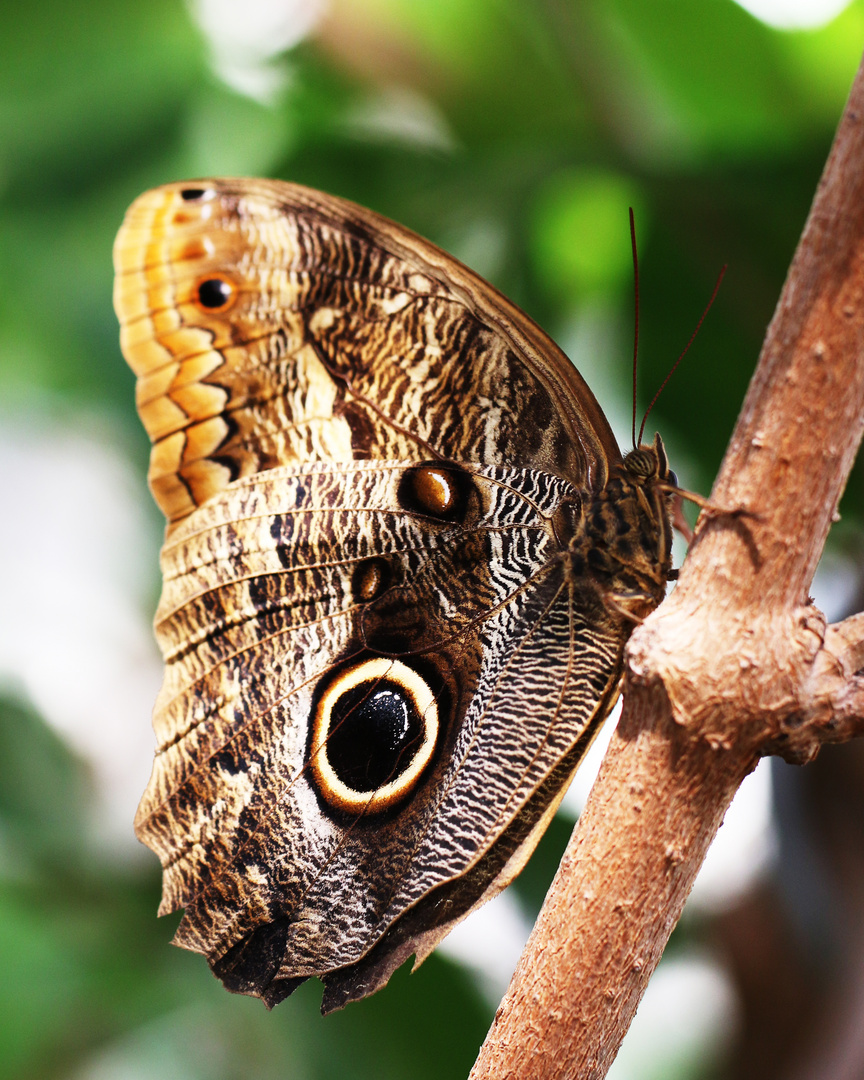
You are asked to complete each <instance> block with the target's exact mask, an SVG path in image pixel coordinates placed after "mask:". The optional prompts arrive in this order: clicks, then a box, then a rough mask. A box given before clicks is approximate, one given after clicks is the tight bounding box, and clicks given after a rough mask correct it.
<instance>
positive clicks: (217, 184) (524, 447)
mask: <svg viewBox="0 0 864 1080" xmlns="http://www.w3.org/2000/svg"><path fill="white" fill-rule="evenodd" d="M115 267H116V271H117V279H116V286H115V306H116V309H117V313H118V316H119V318H120V322H121V343H122V346H123V351H124V353H125V355H126V357H127V359H128V361H129V363H130V365H131V366H132V368H133V369H134V371H135V373H136V374H137V376H138V388H137V400H138V408H139V411H140V413H141V417H142V420H143V421H144V424H145V427H146V428H147V431H148V433H149V434H150V437H151V439H152V440H153V444H154V445H153V451H152V456H151V465H150V484H151V487H152V490H153V492H154V495H155V496H156V499H157V501H158V502H159V504H160V506H161V507H162V509H163V510H164V511H165V514H166V516H167V517H168V519H169V522H176V521H179V520H182V518H183V517H185V516H186V515H188V514H189V513H191V512H192V510H194V509H195V507H196V506H200V505H202V504H203V503H204V502H206V500H207V499H208V498H210V497H211V496H212V495H214V494H215V493H216V492H218V491H219V490H221V489H222V488H223V487H225V486H226V485H227V484H228V483H230V482H231V481H232V480H234V479H236V478H237V477H240V476H248V475H252V474H254V473H257V472H260V471H262V470H265V469H269V468H273V467H275V466H277V465H280V464H292V463H295V462H298V461H322V460H323V461H345V460H351V459H353V458H373V459H389V460H415V461H418V460H424V459H436V458H445V459H449V460H453V461H460V462H471V463H473V464H477V465H487V464H495V465H515V466H517V467H523V466H533V467H537V468H543V469H545V470H546V471H548V472H551V473H553V474H555V475H558V476H563V477H566V478H568V479H569V480H570V481H571V482H572V483H574V484H576V485H577V486H580V487H582V486H586V487H589V486H590V487H598V486H602V484H603V482H604V480H605V476H606V472H607V467H608V463H609V462H610V461H616V460H618V459H619V457H620V455H619V451H618V448H617V446H616V443H615V440H614V437H613V436H612V433H611V431H610V429H609V426H608V424H607V422H606V419H605V417H604V416H603V413H602V411H601V410H600V408H599V406H598V405H597V402H596V401H595V399H594V397H593V395H592V394H591V391H590V390H589V389H588V387H587V386H586V385H585V383H584V382H583V380H582V379H581V378H580V376H579V375H578V373H577V372H576V370H575V368H574V367H573V366H572V364H571V363H570V362H569V360H567V358H566V357H565V356H564V355H563V354H562V353H561V351H560V350H559V349H558V348H557V346H556V345H555V344H554V343H553V342H552V341H551V340H550V339H549V338H548V337H547V336H546V335H545V334H544V333H543V332H542V331H541V330H540V329H539V328H538V327H537V326H536V325H535V324H534V323H532V322H531V320H530V319H528V318H527V317H526V316H525V315H523V314H522V313H521V312H520V311H519V310H518V309H517V308H515V307H514V306H513V305H512V304H510V303H509V301H507V300H506V299H505V298H504V297H503V296H501V294H500V293H498V292H497V291H496V290H495V289H493V288H492V287H491V286H490V285H488V284H487V283H486V282H484V281H483V280H482V279H481V278H479V277H478V276H477V275H476V274H474V273H472V272H471V271H470V270H468V269H467V268H466V267H464V266H462V265H461V264H460V263H459V262H458V261H457V260H455V259H453V258H452V257H451V256H449V255H446V254H445V253H444V252H442V251H440V250H439V249H438V248H436V247H435V246H434V245H433V244H430V243H428V242H427V241H425V240H422V239H421V238H420V237H418V236H416V235H415V234H413V233H411V232H410V231H409V230H407V229H403V228H402V227H400V226H398V225H395V224H394V223H393V222H390V221H387V220H386V219H385V218H382V217H380V216H378V215H377V214H374V213H372V212H371V211H369V210H364V209H363V208H361V207H359V206H355V205H354V204H353V203H349V202H346V201H344V200H341V199H336V198H333V197H330V196H327V195H323V194H321V193H320V192H315V191H311V190H309V189H307V188H303V187H300V186H298V185H294V184H287V183H281V182H277V181H264V180H205V181H198V182H195V183H194V184H171V185H167V186H166V187H162V188H157V189H155V190H154V191H151V192H148V193H147V194H146V195H143V196H142V197H141V198H139V199H138V200H137V201H136V202H135V203H134V204H133V205H132V207H131V208H130V210H129V212H128V213H127V216H126V220H125V222H124V224H123V227H122V229H121V230H120V232H119V234H118V237H117V242H116V245H115ZM214 282H216V283H217V285H218V287H219V288H222V289H223V291H224V295H225V296H226V297H227V299H226V302H225V304H224V305H221V306H220V305H219V304H216V305H214V304H213V301H214V298H215V300H217V301H218V300H219V299H220V294H219V292H218V288H217V289H216V290H215V295H214V287H213V283H214ZM202 285H204V286H205V287H204V289H203V290H202ZM208 286H209V292H208ZM526 420H527V421H528V422H526Z"/></svg>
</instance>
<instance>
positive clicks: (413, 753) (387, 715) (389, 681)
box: [309, 657, 438, 814]
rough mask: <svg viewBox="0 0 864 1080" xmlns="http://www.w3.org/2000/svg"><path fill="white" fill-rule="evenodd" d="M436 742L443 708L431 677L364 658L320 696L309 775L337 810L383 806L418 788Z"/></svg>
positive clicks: (365, 810) (361, 811)
mask: <svg viewBox="0 0 864 1080" xmlns="http://www.w3.org/2000/svg"><path fill="white" fill-rule="evenodd" d="M437 739H438V708H437V705H436V704H435V698H434V695H433V693H432V690H431V688H430V686H429V684H428V683H427V682H426V681H425V679H423V678H422V677H421V676H420V675H418V673H417V672H416V671H414V670H413V668H410V667H408V665H407V664H403V663H401V662H400V661H398V660H388V659H387V658H386V657H376V658H375V659H373V660H366V661H363V662H362V663H359V664H355V665H354V666H353V667H350V668H348V669H347V670H346V671H343V672H341V673H340V674H339V675H338V676H337V677H336V678H335V679H334V680H333V681H332V682H331V683H330V684H329V685H328V686H327V688H326V689H325V691H324V693H323V694H322V695H321V698H320V700H319V702H318V706H317V708H316V710H315V715H314V718H313V727H312V753H311V757H310V762H309V764H310V772H311V778H312V780H313V782H314V783H315V786H316V788H317V790H318V792H319V794H320V795H321V797H322V798H323V799H324V800H325V801H326V802H328V803H329V804H330V805H331V806H333V807H335V808H336V809H338V810H344V811H348V812H351V813H356V814H364V813H365V814H369V813H375V812H377V811H380V810H385V809H387V808H389V807H391V806H393V805H394V804H395V803H397V802H399V801H400V800H401V799H403V798H404V797H405V796H406V795H407V794H408V793H409V792H410V791H411V790H412V789H413V788H414V787H415V785H416V784H417V781H418V780H419V779H420V776H421V774H422V773H423V771H424V769H425V768H426V766H427V765H428V764H429V761H430V760H431V758H432V754H433V753H434V750H435V745H436V742H437Z"/></svg>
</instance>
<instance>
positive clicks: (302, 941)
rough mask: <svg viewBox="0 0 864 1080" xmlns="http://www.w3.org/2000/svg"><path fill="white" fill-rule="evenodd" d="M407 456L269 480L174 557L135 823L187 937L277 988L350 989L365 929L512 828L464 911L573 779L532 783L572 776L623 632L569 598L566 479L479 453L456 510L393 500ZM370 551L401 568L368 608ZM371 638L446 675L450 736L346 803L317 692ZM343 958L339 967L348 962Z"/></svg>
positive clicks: (455, 872) (383, 923)
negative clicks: (319, 784)
mask: <svg viewBox="0 0 864 1080" xmlns="http://www.w3.org/2000/svg"><path fill="white" fill-rule="evenodd" d="M405 468H406V466H405V465H404V464H400V463H379V462H360V463H356V464H353V465H348V466H342V467H337V466H331V465H327V464H319V465H313V466H308V467H307V468H306V469H305V470H304V471H302V472H299V471H296V470H290V469H288V468H284V467H283V468H279V469H275V470H271V471H269V472H265V473H260V474H257V475H256V476H254V477H250V478H249V479H247V480H243V481H238V482H237V483H235V484H233V485H232V486H231V487H230V488H229V489H228V490H227V491H226V492H225V493H224V494H223V495H222V496H221V497H220V498H219V499H215V500H212V501H211V502H210V503H209V504H207V505H206V506H204V507H202V508H201V509H200V510H199V511H198V512H197V513H196V514H195V515H193V516H191V517H190V518H188V519H187V521H186V522H184V523H183V524H182V525H181V526H180V527H179V528H178V529H177V530H175V532H174V534H173V535H172V537H171V539H170V540H169V542H168V543H167V544H166V547H165V551H164V553H163V571H164V574H165V590H164V593H163V598H162V602H161V604H160V608H159V612H158V613H157V633H158V636H159V640H160V644H161V646H162V649H163V652H164V654H165V659H166V677H165V684H164V686H163V690H162V693H161V695H160V698H159V701H158V702H157V706H156V712H155V727H156V731H157V735H158V739H159V748H158V750H157V757H156V765H155V768H154V773H153V779H152V781H151V784H150V787H149V788H148V791H147V793H146V794H145V796H144V799H143V800H142V803H141V807H140V810H139V814H138V819H137V828H138V831H139V835H140V836H141V837H142V838H143V839H144V840H145V841H146V842H147V843H148V845H149V846H151V847H152V848H153V849H154V850H155V851H156V852H157V853H158V854H159V856H160V858H161V859H162V862H163V865H164V867H165V875H164V892H163V903H162V910H163V911H165V912H167V911H170V910H173V909H175V908H177V907H185V908H186V914H185V916H184V919H183V921H182V923H181V925H180V928H179V930H178V934H177V939H176V940H177V942H178V943H179V944H182V945H184V946H186V947H187V948H191V949H195V950H197V951H200V952H203V953H205V954H206V955H208V956H209V957H210V958H211V960H214V961H216V964H217V969H218V970H219V973H220V975H221V976H222V977H223V979H224V980H225V981H226V984H227V985H229V986H231V987H232V988H234V989H242V990H245V991H247V992H255V993H259V994H261V996H264V997H265V999H266V1000H269V1001H271V1002H272V1001H274V1000H278V999H279V997H280V996H281V994H282V993H284V991H285V989H286V988H290V987H291V986H292V985H293V984H292V982H291V980H296V979H297V978H302V977H308V976H310V975H320V976H322V977H325V979H326V981H327V983H328V987H330V993H331V994H333V995H335V997H334V999H333V1000H334V1002H335V1003H337V1004H338V1003H341V1001H342V1000H343V998H344V997H345V996H351V994H352V992H353V988H354V987H355V986H356V985H357V980H358V978H359V979H360V982H361V984H362V985H363V986H366V987H368V980H369V976H368V974H367V973H365V972H364V971H363V968H362V960H363V957H364V956H366V955H367V954H368V953H369V952H370V950H371V949H372V948H373V946H375V945H376V943H377V942H379V941H380V940H381V939H382V937H384V935H385V934H387V932H388V931H389V930H390V929H391V927H393V926H394V925H395V924H397V923H398V920H399V919H400V917H401V916H403V915H404V914H405V913H406V912H408V911H409V910H411V909H412V908H414V907H415V906H416V905H417V904H418V902H420V901H422V900H423V898H424V897H425V896H427V895H428V894H429V893H430V892H432V891H433V890H434V889H436V888H437V887H440V886H442V885H447V884H448V883H451V882H453V881H455V880H457V879H460V878H463V877H464V876H465V875H466V874H468V872H469V871H471V870H472V868H474V867H476V866H477V865H478V864H479V863H481V862H482V860H483V857H484V855H486V854H487V853H488V852H489V851H490V850H491V849H493V848H494V847H495V845H496V844H500V850H499V851H498V852H496V856H495V858H493V859H492V860H490V862H489V865H488V867H487V868H486V870H485V872H483V871H481V872H480V873H479V874H477V873H475V875H474V876H473V878H472V879H471V882H470V883H469V886H468V887H467V888H468V893H467V894H466V893H465V892H464V891H463V893H462V895H461V896H457V897H456V899H455V900H454V901H453V902H452V903H451V904H450V905H449V906H448V907H446V908H445V909H442V910H440V911H437V912H436V915H435V918H437V919H441V917H442V916H443V915H444V914H445V911H446V914H447V919H445V923H446V924H447V925H448V926H449V923H451V922H452V921H453V919H454V917H461V916H462V915H464V914H465V911H466V908H465V907H464V906H460V903H461V904H463V905H464V903H465V902H467V900H470V901H471V902H470V903H469V904H468V907H469V908H470V906H473V903H475V902H476V901H477V900H479V898H480V897H481V896H482V895H483V894H484V893H485V892H486V890H487V889H488V888H490V887H493V888H494V887H495V879H496V878H497V877H498V875H499V874H500V873H501V871H502V869H503V867H504V864H505V863H506V861H507V858H508V857H509V856H510V855H512V854H513V852H514V851H515V850H516V849H517V848H518V846H519V844H520V843H522V842H523V841H524V839H525V837H526V836H527V834H528V832H529V831H530V827H531V826H532V825H533V824H534V823H536V821H537V820H538V819H539V818H540V817H541V816H542V815H543V812H544V811H545V810H546V809H547V808H548V806H549V803H550V800H552V799H553V798H554V796H555V795H556V794H558V790H559V788H560V783H561V781H560V780H559V784H558V786H557V787H554V788H552V789H548V788H547V789H544V790H540V789H542V788H543V784H544V781H545V779H546V777H547V776H548V774H549V773H550V772H554V771H555V770H556V769H558V770H559V772H560V771H561V769H562V768H563V769H564V773H565V775H566V776H569V772H570V771H571V770H572V768H573V765H574V764H575V762H574V761H573V757H574V749H575V748H576V747H577V746H578V747H580V752H579V756H581V750H582V749H584V745H585V742H586V740H587V735H586V732H589V731H593V728H594V726H595V721H596V720H597V719H599V718H602V715H605V710H606V707H607V706H608V704H609V701H610V698H611V695H612V693H613V691H614V687H615V686H616V684H617V680H618V672H619V666H620V652H621V644H622V640H623V638H622V635H621V632H620V627H619V626H618V625H617V624H616V623H615V622H614V620H612V619H611V618H610V616H609V615H608V613H607V612H606V611H605V609H603V607H602V605H599V604H598V601H597V599H596V597H593V598H592V596H591V594H590V590H588V592H587V595H586V596H583V597H578V598H577V597H574V595H573V592H572V590H573V584H572V582H570V583H568V581H567V578H566V575H565V572H564V566H563V563H562V562H561V560H560V559H556V552H557V544H556V542H555V539H554V535H553V533H552V530H551V528H550V517H551V515H552V514H553V513H554V510H555V508H556V507H557V505H558V504H559V503H560V501H561V499H562V498H563V497H564V496H565V495H567V494H569V493H570V488H569V485H567V484H566V482H564V481H561V480H556V479H554V478H551V477H549V476H548V474H545V473H540V472H532V471H529V470H520V471H518V472H516V471H510V472H508V471H507V470H494V469H492V468H487V469H484V470H480V471H477V472H475V473H474V474H473V475H472V483H473V492H472V497H473V501H474V503H475V505H474V506H473V507H471V509H470V511H469V512H468V513H467V514H466V516H465V518H463V520H461V521H460V522H459V523H458V524H456V525H452V524H442V523H440V522H438V521H434V520H428V519H424V518H423V517H421V516H418V515H416V514H412V513H406V512H405V510H404V509H403V508H402V506H401V505H400V500H399V486H400V480H401V476H402V475H403V474H404V472H405ZM370 559H378V560H381V561H382V563H383V564H384V565H386V579H387V583H388V584H387V588H386V589H385V590H384V591H383V592H382V593H381V594H380V596H379V598H378V599H377V600H375V599H373V600H370V601H368V602H366V603H363V602H360V603H358V600H357V597H356V595H355V583H356V574H357V568H358V566H363V565H367V564H368V563H369V560H370ZM379 653H385V654H386V655H388V656H392V657H396V658H399V659H404V660H406V661H408V662H409V663H412V664H415V665H419V666H420V670H421V671H422V672H423V673H424V675H425V677H426V678H427V679H428V681H429V682H430V684H431V685H433V686H434V687H435V689H436V695H437V700H438V702H439V707H440V711H441V714H442V718H443V723H442V728H443V730H442V734H441V739H440V743H439V745H438V747H437V748H436V754H435V758H434V761H433V762H432V764H431V767H430V768H429V769H428V771H427V772H426V774H425V775H424V777H423V779H422V782H421V783H420V784H419V785H418V786H417V787H416V788H415V789H414V790H413V791H412V792H411V797H410V800H409V801H408V802H407V803H406V804H405V805H404V806H402V807H400V808H399V809H398V810H397V812H395V813H390V814H387V815H384V816H382V815H374V814H370V815H365V814H363V813H362V812H361V813H359V814H357V815H355V816H353V817H349V816H346V815H344V814H338V813H336V814H333V813H332V812H329V811H328V808H327V807H326V806H322V803H321V798H320V794H319V793H318V791H317V790H316V786H315V783H314V779H313V777H312V776H311V775H310V770H309V767H308V762H309V747H308V730H309V716H310V714H311V713H312V712H313V708H314V699H315V695H316V692H317V687H318V686H319V684H320V682H321V680H322V679H323V678H325V677H326V676H327V675H328V674H329V673H331V672H332V671H333V670H335V669H338V668H339V667H340V666H342V665H344V664H346V663H352V662H356V661H357V660H358V659H359V658H362V657H363V656H366V655H378V654H379ZM490 762H492V763H494V768H490ZM562 762H563V763H565V765H563V766H562V764H561V763H562ZM567 763H569V764H567ZM478 792H482V797H478ZM520 815H521V821H520V822H519V824H518V826H517V827H515V828H514V822H515V821H516V820H517V819H520ZM508 829H509V830H510V832H509V834H508ZM505 834H506V835H505ZM504 883H506V882H501V884H500V885H499V886H498V887H501V885H503V884H504ZM454 910H455V911H457V913H458V916H454V914H453V912H454ZM435 927H436V922H435V919H434V918H433V919H429V920H427V921H426V922H425V924H424V927H423V929H424V931H426V932H428V931H430V930H432V929H434V928H435ZM265 940H266V942H267V943H268V944H269V945H270V947H271V948H270V950H269V951H268V950H266V949H263V948H262V941H265ZM275 941H278V949H275V951H274V949H273V944H274V942H275ZM411 945H412V948H411V951H416V948H417V944H416V941H415V939H414V937H412V938H411ZM252 946H254V947H252ZM226 954H228V958H227V959H225V956H226ZM238 955H239V956H240V958H239V959H238ZM262 955H263V956H264V957H266V958H267V962H264V961H263V960H262ZM396 959H398V960H400V961H401V959H404V956H402V955H401V954H399V955H398V957H397V958H396ZM352 965H353V967H351V970H350V973H349V974H348V975H346V976H345V978H347V979H348V982H347V983H345V984H344V985H343V983H342V981H341V980H342V976H341V975H340V973H339V971H338V970H337V969H341V968H346V967H348V966H352ZM358 965H359V971H358ZM385 967H386V974H385V976H384V977H385V978H386V975H389V970H390V969H389V967H387V965H385ZM365 992H368V988H367V990H366V991H365Z"/></svg>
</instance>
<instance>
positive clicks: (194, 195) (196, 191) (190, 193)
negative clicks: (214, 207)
mask: <svg viewBox="0 0 864 1080" xmlns="http://www.w3.org/2000/svg"><path fill="white" fill-rule="evenodd" d="M180 198H181V199H182V200H183V201H184V202H198V201H199V200H200V201H203V200H204V199H212V198H213V192H212V191H209V190H208V189H207V188H183V190H182V191H181V192H180Z"/></svg>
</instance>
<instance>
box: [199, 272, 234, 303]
mask: <svg viewBox="0 0 864 1080" xmlns="http://www.w3.org/2000/svg"><path fill="white" fill-rule="evenodd" d="M236 295H237V289H236V288H235V286H234V284H233V283H232V282H230V281H229V280H228V278H226V277H208V278H205V279H204V281H202V282H201V283H200V284H199V285H198V288H197V289H196V290H195V298H196V300H197V301H198V304H199V305H200V306H201V307H203V308H206V309H207V311H225V310H226V308H228V307H230V306H231V304H232V303H233V301H234V298H235V297H236Z"/></svg>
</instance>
